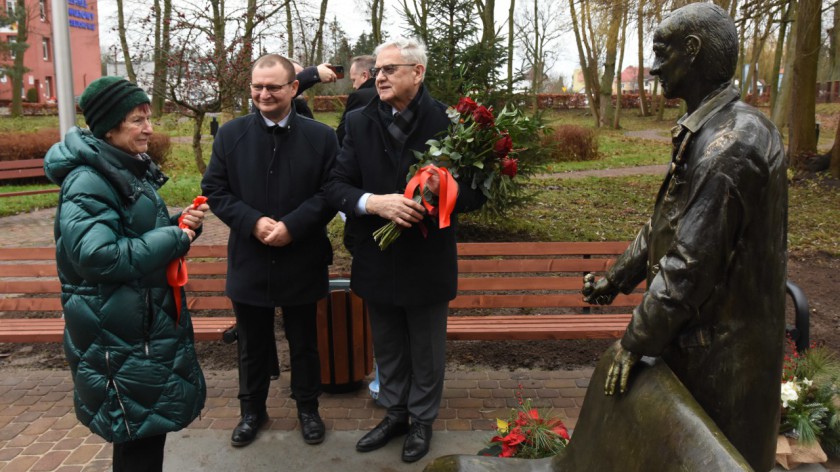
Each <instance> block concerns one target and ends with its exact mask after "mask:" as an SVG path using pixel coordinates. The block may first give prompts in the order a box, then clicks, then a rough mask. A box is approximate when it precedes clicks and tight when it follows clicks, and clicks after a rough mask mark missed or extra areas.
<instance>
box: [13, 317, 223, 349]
mask: <svg viewBox="0 0 840 472" xmlns="http://www.w3.org/2000/svg"><path fill="white" fill-rule="evenodd" d="M192 321H193V331H194V332H195V339H196V340H199V341H211V340H220V339H222V334H224V332H225V331H227V330H228V329H230V328H232V327H233V326H234V325H235V324H236V318H234V317H213V318H211V317H200V318H193V320H192ZM24 323H25V324H26V325H28V326H24ZM63 337H64V320H63V319H60V318H34V319H3V318H0V342H6V343H7V342H15V343H20V342H62V340H63Z"/></svg>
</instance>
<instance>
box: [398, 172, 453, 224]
mask: <svg viewBox="0 0 840 472" xmlns="http://www.w3.org/2000/svg"><path fill="white" fill-rule="evenodd" d="M433 174H437V175H438V177H440V191H439V192H438V206H437V208H435V207H434V206H433V205H432V204H431V203H429V202H427V201H426V197H425V196H424V195H423V189H424V188H425V187H426V181H427V180H429V177H431V176H432V175H433ZM417 189H419V190H420V198H421V199H422V201H423V206H425V207H426V210H428V211H429V213H430V214H432V215H434V214H435V213H437V215H438V227H439V228H441V229H443V228H446V227H448V226H449V216H450V215H451V214H452V211H453V210H454V209H455V201H456V200H457V199H458V184H457V183H455V178H454V177H452V174H450V173H449V170H448V169H446V168H445V167H436V166H433V165H428V166H426V167H423V168H422V169H420V170H418V171H417V173H416V174H414V177H412V178H411V180H409V181H408V185H406V187H405V193H403V196H405V198H414V191H415V190H417Z"/></svg>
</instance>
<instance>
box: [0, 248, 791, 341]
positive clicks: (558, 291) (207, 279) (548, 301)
mask: <svg viewBox="0 0 840 472" xmlns="http://www.w3.org/2000/svg"><path fill="white" fill-rule="evenodd" d="M627 245H628V243H627V242H621V241H614V242H565V243H563V242H550V243H549V242H515V243H512V242H505V243H460V244H458V255H459V260H458V270H459V279H458V296H457V297H456V298H455V299H454V300H452V302H451V303H450V305H449V306H450V317H449V320H448V326H447V337H448V338H449V339H453V340H505V339H510V340H537V339H540V340H545V339H596V338H618V337H621V335H622V334H623V333H624V329H625V327H626V326H627V323H628V322H629V320H630V313H632V310H633V308H634V307H635V306H636V305H638V304H639V303H640V302H641V299H642V294H643V291H644V284H641V285H640V286H639V287H638V288H637V290H636V291H635V292H634V293H632V294H630V295H619V296H617V297H616V299H615V300H614V302H613V303H612V304H611V305H610V306H606V307H600V306H591V305H589V304H587V303H585V302H584V301H583V299H582V297H581V294H580V289H581V286H582V280H583V275H584V274H585V273H587V272H593V273H595V274H596V275H598V276H600V275H603V273H604V272H605V271H606V269H607V268H608V267H609V265H610V264H611V263H612V261H613V260H614V259H615V257H616V256H617V255H618V254H621V253H622V252H623V251H624V249H625V248H626V247H627ZM54 256H55V250H54V249H53V248H0V342H41V341H60V340H61V336H62V330H63V325H62V324H63V322H62V321H61V320H60V311H61V304H60V301H59V299H58V295H59V290H60V287H59V284H58V280H57V278H56V268H55V262H54ZM226 257H227V249H226V247H225V246H194V247H193V248H192V249H191V250H190V253H189V255H188V260H189V265H188V268H189V274H190V281H189V283H188V284H187V286H186V290H187V303H188V306H189V308H190V310H191V311H192V312H193V313H194V316H193V325H194V327H195V332H196V338H197V339H202V340H206V339H220V338H221V337H222V334H223V333H224V332H225V331H226V330H228V329H229V328H230V327H232V326H234V323H235V319H234V318H233V317H208V316H201V312H202V311H205V310H210V311H216V312H219V311H222V312H226V313H231V309H232V306H231V303H230V300H229V299H228V298H227V297H225V296H224V294H223V293H222V292H223V291H224V284H225V280H224V275H225V273H226V269H227V262H226V260H225V258H226ZM788 293H789V294H790V295H791V296H792V298H793V299H794V305H795V308H796V310H795V311H796V326H795V328H794V329H791V330H789V332H791V334H792V335H793V337H794V339H795V340H796V341H797V344H802V345H803V346H807V343H808V304H807V300H806V299H805V297H804V294H803V293H802V291H801V290H799V289H798V288H797V287H796V286H795V285H794V284H792V283H791V282H788ZM42 311H46V312H56V313H55V316H54V317H53V318H50V319H43V318H41V319H30V320H26V321H27V322H28V323H29V324H30V325H29V327H28V328H29V329H26V326H25V325H26V323H23V325H24V327H21V326H20V323H21V321H20V320H15V319H9V318H8V317H7V316H6V315H7V314H8V313H15V312H42ZM4 312H5V313H4ZM36 327H37V328H36Z"/></svg>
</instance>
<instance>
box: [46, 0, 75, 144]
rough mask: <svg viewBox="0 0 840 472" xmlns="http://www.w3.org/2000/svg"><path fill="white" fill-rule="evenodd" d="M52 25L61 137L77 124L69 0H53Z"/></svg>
mask: <svg viewBox="0 0 840 472" xmlns="http://www.w3.org/2000/svg"><path fill="white" fill-rule="evenodd" d="M50 4H51V6H52V27H53V44H54V53H55V82H56V100H57V101H58V103H57V104H58V124H59V129H60V130H61V139H62V140H64V135H65V134H67V132H68V131H70V128H71V127H73V126H75V125H76V99H75V97H74V95H73V65H72V59H71V57H70V18H69V16H68V14H67V0H52V1H51V2H50Z"/></svg>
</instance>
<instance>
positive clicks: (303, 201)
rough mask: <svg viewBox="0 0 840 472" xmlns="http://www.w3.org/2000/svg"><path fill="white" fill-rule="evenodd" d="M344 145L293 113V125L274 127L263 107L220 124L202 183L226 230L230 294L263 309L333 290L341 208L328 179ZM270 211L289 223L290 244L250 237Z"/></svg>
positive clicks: (328, 130)
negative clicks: (328, 191) (334, 232)
mask: <svg viewBox="0 0 840 472" xmlns="http://www.w3.org/2000/svg"><path fill="white" fill-rule="evenodd" d="M337 152H338V143H337V141H336V139H335V133H334V132H333V130H332V128H330V127H329V126H327V125H325V124H323V123H319V122H317V121H314V120H310V119H308V118H304V117H302V116H299V115H297V114H296V113H295V111H294V109H292V112H291V116H290V117H289V122H288V129H287V130H283V129H274V130H272V129H269V128H268V127H267V126H266V124H265V120H264V119H263V118H262V116H261V115H260V113H259V112H257V113H252V114H250V115H247V116H243V117H240V118H236V119H234V120H232V121H229V122H228V123H225V124H224V126H222V127H221V128H220V129H219V132H218V134H217V135H216V139H215V140H214V141H213V153H212V156H211V158H210V164H209V165H208V166H207V171H206V172H205V173H204V178H203V179H202V181H201V189H202V191H203V192H204V195H206V196H207V198H208V200H209V201H208V203H209V204H210V209H211V210H212V211H213V213H214V214H215V215H216V216H218V217H219V219H220V220H222V221H223V222H224V223H225V224H226V225H228V227H230V237H229V239H228V275H227V284H226V287H225V293H226V294H227V295H228V296H229V297H230V298H231V299H232V300H234V301H237V302H242V303H248V304H251V305H257V306H279V305H292V304H303V303H311V302H314V301H317V300H318V299H320V298H322V297H323V296H325V295H326V293H327V284H328V273H327V266H328V265H329V264H330V263H331V262H332V246H331V245H330V241H329V239H328V238H327V232H326V225H327V223H329V221H330V220H331V219H332V218H333V216H335V209H334V208H332V207H331V206H330V205H329V204H328V203H327V201H326V197H325V196H324V193H323V190H322V189H323V185H324V183H325V182H326V180H327V178H328V176H329V173H330V170H331V168H332V165H333V163H334V162H335V156H336V153H337ZM263 216H268V217H271V218H273V219H275V220H277V221H282V222H283V223H285V224H286V227H287V228H288V230H289V232H290V233H291V235H292V238H293V241H292V243H291V244H289V245H287V246H284V247H271V246H266V245H264V244H262V243H261V242H260V241H258V240H257V239H256V238H255V237H254V236H253V235H252V234H251V231H252V230H253V228H254V225H255V224H256V222H257V220H258V219H259V218H260V217H263Z"/></svg>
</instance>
